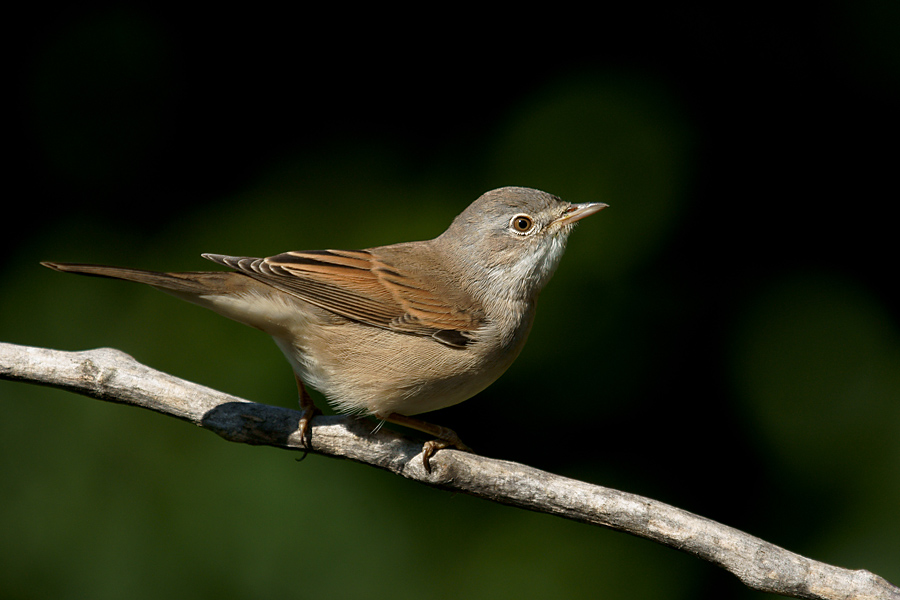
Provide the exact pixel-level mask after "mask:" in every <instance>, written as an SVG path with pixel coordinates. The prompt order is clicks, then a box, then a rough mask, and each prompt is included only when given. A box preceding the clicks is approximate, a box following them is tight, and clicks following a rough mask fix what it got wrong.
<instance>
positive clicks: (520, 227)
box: [509, 215, 534, 233]
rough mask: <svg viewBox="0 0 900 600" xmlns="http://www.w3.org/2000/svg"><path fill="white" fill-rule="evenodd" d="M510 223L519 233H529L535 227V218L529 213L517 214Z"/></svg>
mask: <svg viewBox="0 0 900 600" xmlns="http://www.w3.org/2000/svg"><path fill="white" fill-rule="evenodd" d="M509 224H510V226H512V228H513V229H515V230H516V231H518V232H519V233H527V232H529V231H531V228H532V227H534V219H532V218H531V217H529V216H528V215H516V216H514V217H513V218H512V221H510V223H509Z"/></svg>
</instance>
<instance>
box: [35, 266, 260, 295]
mask: <svg viewBox="0 0 900 600" xmlns="http://www.w3.org/2000/svg"><path fill="white" fill-rule="evenodd" d="M41 264H42V265H44V266H45V267H49V268H51V269H54V270H56V271H62V272H63V273H78V274H79V275H91V276H94V277H109V278H111V279H124V280H125V281H136V282H138V283H146V284H147V285H152V286H153V287H155V288H157V289H160V290H163V291H165V292H169V293H174V294H175V295H181V294H186V295H188V296H192V295H197V294H216V293H226V292H229V291H233V288H234V287H236V285H237V284H239V283H240V282H241V280H245V279H246V277H244V276H243V275H241V274H240V273H235V272H230V271H193V272H187V273H160V272H157V271H145V270H143V269H129V268H123V267H107V266H104V265H87V264H79V263H57V262H42V263H41Z"/></svg>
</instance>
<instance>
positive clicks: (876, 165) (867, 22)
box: [0, 0, 900, 599]
mask: <svg viewBox="0 0 900 600" xmlns="http://www.w3.org/2000/svg"><path fill="white" fill-rule="evenodd" d="M698 6H699V5H696V6H695V5H688V6H683V7H679V8H678V9H677V10H675V9H668V10H664V11H660V10H659V9H657V8H654V7H651V6H640V7H633V8H623V7H617V8H615V9H611V8H609V7H604V6H600V7H599V8H598V7H596V6H593V7H592V8H591V10H590V11H587V12H584V13H579V12H574V13H569V14H565V15H560V18H559V19H557V18H556V17H555V16H554V15H553V14H552V13H545V14H538V15H536V18H535V19H534V20H531V19H526V18H524V17H521V16H519V15H505V18H504V20H499V21H488V20H486V17H485V16H484V15H482V14H480V13H477V12H473V13H465V12H463V9H462V7H457V8H455V9H454V10H457V11H459V12H458V13H455V14H453V15H447V14H444V9H440V10H438V9H433V10H435V11H436V14H437V15H438V16H434V17H428V16H427V15H425V14H422V15H421V16H419V15H411V14H409V13H397V14H389V13H386V12H380V11H373V12H372V13H371V14H363V13H359V12H358V9H356V10H353V9H349V8H345V9H340V10H338V11H336V12H335V13H334V14H327V13H326V12H324V11H322V9H317V10H320V13H321V14H319V13H314V12H310V13H299V12H298V13H295V12H284V11H283V9H282V10H281V11H272V10H267V9H264V8H260V7H258V6H255V5H254V6H253V7H251V6H240V7H236V8H232V9H228V8H224V7H221V6H219V7H216V8H214V9H212V8H211V9H209V10H203V11H201V10H195V9H185V8H180V9H177V10H171V11H169V10H166V9H150V8H146V7H145V8H129V9H124V8H110V7H109V6H108V5H103V6H97V7H94V8H91V9H77V10H76V9H71V8H65V9H55V10H53V9H45V8H43V7H42V8H41V9H40V10H37V9H36V10H35V11H34V12H31V13H27V14H21V15H17V16H15V18H12V19H11V20H10V26H11V27H12V28H13V29H15V30H16V31H15V32H14V35H13V36H12V39H13V41H14V42H15V43H16V44H15V46H16V52H15V54H14V60H13V61H12V65H11V70H10V72H9V73H8V78H9V80H10V81H11V82H12V85H11V86H10V88H11V97H12V98H13V100H15V107H14V108H13V110H12V111H11V112H10V113H8V115H9V117H10V118H8V125H11V128H12V130H11V133H12V135H11V136H9V140H10V146H11V147H12V154H13V155H14V156H13V158H12V159H11V160H10V161H9V162H8V163H7V164H8V165H9V166H10V167H11V168H10V170H9V173H8V175H7V177H6V180H7V185H8V187H9V190H10V191H8V192H7V194H6V197H7V202H6V203H5V205H6V207H5V208H4V217H3V234H4V235H3V236H2V247H0V249H2V251H3V254H2V261H0V275H2V277H3V280H2V281H3V283H2V288H0V290H2V294H0V340H2V341H5V342H13V343H19V344H27V345H36V346H46V347H51V348H58V349H70V350H80V349H87V348H94V347H100V346H111V347H115V348H119V349H121V350H124V351H126V352H128V353H130V354H132V355H133V356H135V357H136V358H137V359H138V360H140V361H142V362H144V363H146V364H148V365H150V366H152V367H155V368H158V369H161V370H164V371H167V372H170V373H173V374H175V375H178V376H181V377H184V378H187V379H190V380H193V381H197V382H200V383H203V384H206V385H209V386H212V387H216V388H218V389H221V390H224V391H227V392H231V393H234V394H238V395H241V396H243V397H246V398H249V399H252V400H255V401H259V402H265V403H270V404H277V405H281V406H294V405H295V402H296V399H295V389H294V383H293V379H292V377H291V374H290V371H289V368H288V366H287V363H286V362H285V361H284V360H283V358H282V357H281V356H280V354H279V352H278V351H277V349H276V348H275V346H274V344H272V343H271V341H270V340H268V339H267V338H266V337H265V336H263V335H261V334H260V333H259V332H257V331H254V330H251V329H249V328H244V327H241V326H239V325H237V324H234V323H232V322H229V321H227V320H225V319H222V318H221V317H218V316H216V315H214V314H212V313H207V312H206V311H203V310H202V309H199V308H197V307H194V306H191V305H188V304H185V303H180V302H178V301H177V300H174V299H172V298H170V297H168V296H165V295H163V294H160V293H158V292H156V291H154V290H152V289H149V288H144V287H142V286H137V285H132V284H127V283H123V282H113V281H105V280H97V279H87V278H78V277H73V276H65V275H62V274H59V273H54V272H51V271H49V270H46V269H42V268H40V267H39V266H38V264H37V263H38V261H40V260H57V261H91V262H101V263H106V264H118V265H125V266H137V267H145V268H152V269H161V270H179V269H180V270H191V269H207V268H212V265H211V264H210V263H207V262H206V261H204V260H202V259H201V258H200V253H201V252H214V253H223V254H237V255H250V256H265V255H271V254H275V253H278V252H282V251H285V250H292V249H315V248H324V247H335V248H359V247H366V246H373V245H379V244H385V243H392V242H397V241H405V240H412V239H423V238H428V237H432V236H434V235H437V234H438V233H440V232H441V231H442V230H443V229H444V228H445V227H446V226H447V224H449V222H450V221H451V219H452V218H453V217H454V216H455V215H456V214H457V213H458V212H460V211H461V210H462V209H463V208H464V207H465V206H466V205H467V204H468V203H469V202H471V201H472V200H474V199H475V198H476V197H477V196H478V195H480V194H481V193H483V192H484V191H487V190H489V189H492V188H495V187H500V186H503V185H524V186H531V187H537V188H540V189H543V190H546V191H549V192H552V193H555V194H558V195H560V196H562V197H563V198H564V199H566V200H570V201H573V202H587V201H604V202H607V203H609V204H610V205H611V208H610V209H609V210H606V211H604V212H603V213H600V214H599V215H597V216H595V217H591V218H590V219H589V220H587V221H585V222H583V223H582V224H581V225H580V226H579V227H578V229H577V230H576V231H575V233H574V234H573V236H572V238H571V239H570V244H569V250H568V251H567V255H566V257H565V259H564V260H563V262H562V265H561V267H560V269H559V271H558V273H557V275H556V276H555V278H554V280H553V281H552V282H551V284H550V285H549V287H548V288H547V290H546V291H545V293H544V294H543V296H542V298H541V303H540V310H539V311H538V312H539V314H538V319H537V322H536V325H535V327H534V330H533V332H532V335H531V339H530V340H529V344H528V345H527V346H526V348H525V351H524V352H523V354H522V356H521V357H520V358H519V360H518V361H517V362H516V363H515V364H514V365H513V367H512V368H511V369H510V370H509V372H508V373H507V374H506V375H505V376H504V377H503V378H501V379H500V381H498V382H497V383H496V384H494V385H493V386H492V387H491V388H490V389H488V390H487V391H485V392H484V393H482V394H480V395H479V396H478V397H477V398H475V399H473V400H470V401H469V402H466V403H464V404H462V405H460V406H457V407H453V408H450V409H446V410H443V411H440V412H439V413H434V414H432V415H429V418H430V419H432V420H434V421H436V422H439V423H441V424H444V425H447V426H451V427H453V428H454V429H456V431H457V432H459V433H460V435H461V436H462V438H463V439H464V440H465V441H466V442H467V443H468V444H469V445H471V446H472V447H473V448H475V449H477V450H478V451H479V452H481V453H483V454H486V455H489V456H495V457H500V458H506V459H511V460H516V461H520V462H525V463H527V464H530V465H534V466H537V467H540V468H544V469H548V470H550V471H553V472H556V473H560V474H564V475H569V476H573V477H577V478H580V479H584V480H587V481H590V482H594V483H598V484H602V485H608V486H612V487H617V488H620V489H623V490H627V491H630V492H636V493H640V494H644V495H648V496H651V497H654V498H657V499H660V500H663V501H666V502H669V503H672V504H675V505H677V506H679V507H682V508H685V509H688V510H691V511H693V512H696V513H699V514H702V515H705V516H707V517H710V518H713V519H716V520H718V521H721V522H723V523H726V524H728V525H732V526H735V527H738V528H740V529H743V530H746V531H748V532H750V533H753V534H755V535H758V536H760V537H762V538H765V539H767V540H769V541H771V542H774V543H776V544H779V545H782V546H784V547H787V548H788V549H790V550H793V551H796V552H798V553H800V554H803V555H807V556H809V557H811V558H815V559H818V560H822V561H825V562H829V563H834V564H837V565H841V566H845V567H851V568H866V569H869V570H871V571H874V572H876V573H878V574H880V575H882V576H884V577H886V578H888V579H889V580H891V581H893V582H895V583H897V582H900V511H898V510H897V507H898V506H900V335H898V320H897V315H898V312H900V311H898V307H900V293H898V291H897V262H898V242H897V233H896V232H897V221H896V218H895V217H894V216H893V213H894V211H895V210H896V204H897V191H896V171H897V160H896V140H897V139H898V135H897V134H898V130H897V127H896V125H895V124H894V123H893V122H892V121H891V119H893V118H895V117H896V112H897V106H898V100H900V98H898V96H900V94H898V91H900V52H898V48H897V40H898V39H900V31H898V27H897V23H898V22H897V17H898V15H897V8H896V3H889V2H879V1H876V0H866V1H864V2H855V3H850V2H834V3H830V4H828V5H827V6H824V7H819V8H815V9H804V10H800V9H796V10H795V9H792V8H790V7H786V6H785V5H784V4H775V3H772V4H761V5H759V4H758V5H754V8H753V9H752V11H751V10H750V9H746V8H719V9H703V8H699V7H698ZM541 8H542V10H549V9H548V7H541ZM595 11H596V12H595ZM0 401H2V409H3V417H2V419H0V443H2V449H0V450H2V451H0V474H2V478H3V482H4V485H3V488H4V491H3V492H2V493H0V517H2V522H3V534H2V536H0V596H2V597H3V598H42V597H53V598H92V599H94V598H123V597H127V598H160V597H175V598H180V597H197V598H256V597H275V596H279V597H296V598H312V597H317V598H348V597H350V598H353V597H357V598H382V597H385V598H388V597H389V598H418V597H436V598H498V597H499V598H504V597H508V598H547V597H555V598H595V597H603V598H629V599H630V598H723V597H726V598H749V597H761V595H760V594H756V593H753V592H749V591H746V590H745V589H744V588H743V587H742V586H741V585H740V584H739V583H738V582H737V580H736V579H734V578H733V577H731V576H730V575H728V574H726V573H724V572H722V571H720V570H718V569H716V568H714V567H712V566H709V565H707V564H706V563H703V562H702V561H700V560H698V559H695V558H692V557H688V556H686V555H683V554H681V553H678V552H676V551H674V550H670V549H667V548H663V547H660V546H658V545H656V544H654V543H651V542H649V541H645V540H639V539H636V538H632V537H629V536H627V535H624V534H621V533H616V532H610V531H606V530H602V529H598V528H592V527H588V526H583V525H578V524H574V523H570V522H566V521H563V520H560V519H556V518H553V517H549V516H544V515H536V514H531V513H527V512H524V511H519V510H515V509H511V508H507V507H503V506H499V505H492V504H489V503H487V502H484V501H481V500H476V499H472V498H469V497H466V496H461V495H451V494H448V493H445V492H439V491H435V490H432V489H428V488H425V487H423V486H420V485H416V484H413V483H410V482H407V481H405V480H403V479H400V478H398V477H395V476H392V475H389V474H387V473H382V472H379V471H375V470H373V469H370V468H366V467H363V466H359V465H355V464H350V463H346V462H342V461H337V460H331V459H326V458H322V457H317V456H310V457H308V458H307V459H306V460H305V461H303V462H301V463H297V462H295V460H294V459H295V458H296V456H295V455H292V454H289V453H286V452H283V451H277V450H274V449H268V448H253V447H247V446H238V445H234V444H229V443H226V442H224V441H222V440H220V439H219V438H217V437H216V436H213V435H210V434H208V433H206V432H202V431H200V430H197V429H195V428H192V427H191V426H189V425H186V424H184V423H182V422H178V421H175V420H173V419H170V418H165V417H161V416H158V415H155V414H151V413H149V412H146V411H138V410H134V409H129V408H124V407H121V406H115V405H107V404H102V403H100V402H97V401H94V400H88V399H85V398H82V397H79V396H74V395H71V394H67V393H63V392H60V391H55V390H48V389H43V388H38V387H35V386H28V385H24V384H13V383H9V382H2V383H0Z"/></svg>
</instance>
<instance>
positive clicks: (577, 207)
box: [556, 202, 609, 224]
mask: <svg viewBox="0 0 900 600" xmlns="http://www.w3.org/2000/svg"><path fill="white" fill-rule="evenodd" d="M607 206H609V204H604V203H603V202H586V203H584V204H572V205H571V206H569V208H567V209H566V212H564V213H563V215H562V216H561V217H559V218H558V219H556V222H557V223H560V224H562V223H574V222H575V221H579V220H581V219H583V218H585V217H589V216H591V215H592V214H594V213H595V212H598V211H601V210H603V209H604V208H606V207H607Z"/></svg>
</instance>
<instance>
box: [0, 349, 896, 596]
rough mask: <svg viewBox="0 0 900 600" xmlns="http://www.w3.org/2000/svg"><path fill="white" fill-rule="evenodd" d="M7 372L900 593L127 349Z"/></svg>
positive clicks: (794, 579) (633, 501) (854, 592)
mask: <svg viewBox="0 0 900 600" xmlns="http://www.w3.org/2000/svg"><path fill="white" fill-rule="evenodd" d="M0 379H9V380H14V381H23V382H29V383H35V384H39V385H47V386H51V387H56V388H60V389H64V390H69V391H72V392H76V393H78V394H82V395H85V396H89V397H92V398H97V399H99V400H104V401H107V402H116V403H119V404H129V405H132V406H138V407H141V408H147V409H150V410H153V411H156V412H159V413H163V414H166V415H170V416H173V417H177V418H179V419H182V420H185V421H189V422H191V423H193V424H195V425H197V426H199V427H203V428H205V429H209V430H211V431H213V432H215V433H217V434H218V435H220V436H222V437H223V438H225V439H226V440H229V441H232V442H241V443H245V444H265V445H270V446H276V447H280V448H285V449H288V450H298V451H303V452H306V451H309V452H313V453H316V454H322V455H327V456H334V457H339V458H347V459H350V460H354V461H357V462H360V463H365V464H368V465H372V466H374V467H378V468H381V469H385V470H387V471H390V472H392V473H396V474H397V475H401V476H403V477H406V478H408V479H413V480H416V481H419V482H421V483H424V484H426V485H430V486H434V487H437V488H442V489H446V490H452V491H455V492H464V493H466V494H471V495H473V496H478V497H480V498H485V499H487V500H492V501H494V502H499V503H502V504H509V505H512V506H518V507H520V508H525V509H529V510H534V511H538V512H544V513H549V514H554V515H558V516H561V517H565V518H567V519H572V520H575V521H579V522H582V523H589V524H592V525H600V526H602V527H608V528H610V529H615V530H617V531H624V532H627V533H630V534H633V535H636V536H639V537H643V538H648V539H651V540H654V541H657V542H659V543H661V544H664V545H666V546H670V547H672V548H676V549H678V550H682V551H684V552H687V553H689V554H692V555H694V556H697V557H699V558H702V559H704V560H707V561H709V562H711V563H713V564H716V565H718V566H720V567H722V568H723V569H726V570H727V571H729V572H731V573H732V574H734V575H735V576H737V577H738V579H740V580H741V581H742V582H743V583H744V584H745V585H747V586H749V587H751V588H753V589H756V590H761V591H764V592H772V593H777V594H782V595H785V596H792V597H796V598H822V599H849V598H873V599H875V598H878V599H894V600H898V599H900V588H898V587H896V586H894V585H892V584H891V583H889V582H888V581H887V580H885V579H884V578H882V577H879V576H877V575H875V574H873V573H870V572H868V571H865V570H856V571H853V570H849V569H843V568H840V567H835V566H832V565H828V564H825V563H821V562H818V561H815V560H812V559H809V558H805V557H803V556H800V555H798V554H795V553H793V552H790V551H788V550H785V549H783V548H780V547H778V546H775V545H774V544H770V543H768V542H766V541H764V540H761V539H759V538H756V537H754V536H751V535H748V534H746V533H743V532H741V531H738V530H737V529H734V528H732V527H728V526H726V525H722V524H720V523H717V522H715V521H712V520H710V519H706V518H704V517H701V516H698V515H695V514H692V513H690V512H687V511H684V510H681V509H678V508H675V507H673V506H669V505H667V504H664V503H662V502H657V501H656V500H652V499H649V498H644V497H641V496H638V495H635V494H629V493H625V492H621V491H618V490H614V489H610V488H605V487H602V486H598V485H592V484H588V483H584V482H581V481H577V480H574V479H569V478H566V477H560V476H557V475H553V474H551V473H547V472H545V471H541V470H538V469H534V468H531V467H528V466H526V465H521V464H518V463H514V462H508V461H501V460H495V459H491V458H487V457H484V456H478V455H475V454H469V453H466V452H460V451H457V450H441V451H439V452H438V453H436V454H435V455H434V457H433V458H432V459H431V466H432V470H431V472H430V473H428V472H426V471H425V469H424V467H423V464H422V458H421V453H422V444H420V443H416V442H413V441H411V440H409V439H407V438H404V437H403V436H401V435H399V434H397V433H396V432H393V431H389V430H385V429H382V430H379V431H378V432H376V433H373V432H372V424H371V422H366V421H361V420H359V419H356V418H352V417H336V416H318V417H316V418H315V419H314V420H313V424H312V438H311V446H310V447H309V448H305V447H304V446H303V442H302V440H301V439H300V438H299V436H298V435H297V422H298V419H299V417H300V413H299V412H298V411H294V410H290V409H286V408H280V407H275V406H268V405H264V404H259V403H255V402H250V401H248V400H244V399H242V398H238V397H235V396H231V395H229V394H225V393H222V392H219V391H216V390H213V389H210V388H207V387H204V386H201V385H198V384H196V383H191V382H189V381H185V380H183V379H179V378H177V377H173V376H172V375H168V374H166V373H162V372H159V371H156V370H154V369H151V368H149V367H147V366H145V365H142V364H140V363H138V362H137V361H135V360H134V359H133V358H131V357H130V356H128V355H127V354H125V353H123V352H120V351H118V350H113V349H109V348H101V349H97V350H88V351H84V352H64V351H60V350H50V349H45V348H35V347H29V346H18V345H14V344H6V343H0Z"/></svg>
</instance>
